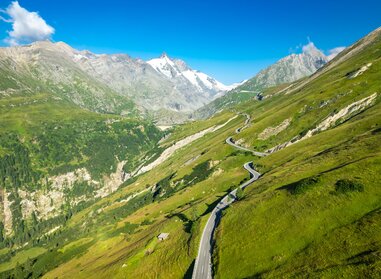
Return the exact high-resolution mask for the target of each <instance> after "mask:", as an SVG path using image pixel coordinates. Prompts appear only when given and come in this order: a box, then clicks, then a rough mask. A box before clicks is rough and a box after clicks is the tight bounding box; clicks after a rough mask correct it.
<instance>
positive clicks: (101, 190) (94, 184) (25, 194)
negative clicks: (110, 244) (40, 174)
mask: <svg viewBox="0 0 381 279" xmlns="http://www.w3.org/2000/svg"><path fill="white" fill-rule="evenodd" d="M125 163H126V161H121V162H119V163H118V164H117V168H116V171H115V172H114V173H112V174H110V175H109V176H104V177H103V179H102V180H101V181H96V180H93V179H92V177H91V175H90V173H89V172H88V170H87V169H86V168H80V169H77V170H75V171H72V172H68V173H65V174H61V175H57V176H52V177H49V178H48V179H47V183H46V185H45V187H42V188H41V189H40V190H36V191H26V190H21V189H18V190H17V194H18V196H19V198H20V208H21V213H22V218H23V219H24V220H27V219H29V218H31V216H32V214H33V213H34V214H36V217H37V218H38V219H39V220H48V219H50V218H53V217H55V216H59V215H61V214H62V213H63V212H62V206H63V205H65V204H69V205H70V206H76V205H78V204H79V203H80V202H82V201H91V200H94V199H96V198H98V197H105V196H107V195H109V194H111V193H113V192H115V191H116V190H117V189H118V188H119V186H120V185H121V184H122V183H123V182H125V181H126V180H127V179H128V178H130V177H131V175H130V174H128V173H125V172H124V171H123V166H124V164H125ZM76 183H81V184H80V187H90V188H91V189H93V193H94V194H92V195H89V194H87V195H86V194H81V195H78V196H76V195H70V193H71V191H72V189H73V187H74V186H75V184H76ZM77 187H78V186H77ZM90 192H91V191H90ZM10 194H11V193H9V192H7V191H6V190H5V189H3V191H2V197H3V198H2V199H3V201H2V207H3V208H1V210H2V214H1V215H0V216H3V218H2V219H3V220H2V221H3V223H4V228H5V235H6V236H10V235H11V234H12V233H13V216H12V204H13V203H14V201H12V200H10V199H9V196H10Z"/></svg>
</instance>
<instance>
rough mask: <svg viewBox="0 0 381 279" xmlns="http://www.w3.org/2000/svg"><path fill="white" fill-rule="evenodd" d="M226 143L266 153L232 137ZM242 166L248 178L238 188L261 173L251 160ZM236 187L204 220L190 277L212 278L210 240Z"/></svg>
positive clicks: (245, 185) (193, 278) (250, 181)
mask: <svg viewBox="0 0 381 279" xmlns="http://www.w3.org/2000/svg"><path fill="white" fill-rule="evenodd" d="M245 116H246V121H245V125H244V126H243V127H241V128H238V129H236V133H240V132H241V131H242V130H243V129H244V128H246V127H247V125H248V124H249V122H250V116H249V115H248V114H245ZM226 143H227V144H229V145H231V146H233V147H235V148H237V149H239V150H243V151H249V152H252V153H253V154H254V155H256V156H259V157H263V156H266V155H267V154H265V153H261V152H256V151H253V150H250V149H247V148H245V147H242V146H239V145H237V144H235V143H234V141H233V139H232V137H229V138H227V139H226ZM243 167H244V168H245V169H246V170H247V171H248V172H249V173H250V179H249V180H248V181H246V182H245V183H243V184H241V185H240V186H239V187H238V188H241V189H245V188H246V187H247V186H249V185H250V184H251V183H253V182H254V181H256V180H257V179H258V178H259V177H260V176H261V174H260V173H259V172H257V171H256V170H255V169H254V168H253V162H247V163H245V164H244V165H243ZM238 188H237V189H234V190H233V191H231V192H230V193H229V194H227V195H226V196H225V197H223V198H222V200H221V201H220V202H219V203H218V204H217V206H216V207H215V208H214V209H213V211H212V213H211V215H210V217H209V219H208V221H207V222H206V225H205V228H204V231H203V232H202V236H201V241H200V246H199V249H198V255H197V258H196V262H195V265H194V269H193V274H192V279H211V278H212V252H213V251H212V242H213V234H214V230H215V229H216V226H217V224H218V222H219V220H220V218H221V212H222V210H223V209H225V208H226V207H228V206H229V205H230V204H232V203H233V202H234V201H236V200H237V190H238Z"/></svg>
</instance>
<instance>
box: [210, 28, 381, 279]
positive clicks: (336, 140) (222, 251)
mask: <svg viewBox="0 0 381 279" xmlns="http://www.w3.org/2000/svg"><path fill="white" fill-rule="evenodd" d="M345 57H346V58H345ZM344 58H345V59H344ZM340 60H343V62H342V63H339V62H341V61H340ZM364 66H366V67H365V68H364ZM380 73H381V35H380V30H378V31H376V32H375V33H373V34H371V35H370V36H368V37H366V38H365V39H364V40H362V41H360V42H358V43H357V44H356V45H354V46H353V47H351V48H349V49H348V50H346V51H345V52H344V53H342V54H341V56H340V57H338V58H337V59H336V60H334V61H332V62H331V65H328V68H323V69H322V71H320V72H318V73H317V74H316V75H315V76H313V77H311V78H310V80H309V82H307V83H304V84H303V86H299V85H300V84H295V85H294V87H293V88H294V89H290V90H289V91H281V92H280V93H279V94H277V95H275V96H273V97H272V98H269V99H266V100H264V101H263V102H257V103H253V104H251V105H249V104H245V105H242V106H241V108H242V109H244V108H245V106H246V111H247V112H251V113H254V112H256V114H255V116H254V119H253V121H252V125H251V127H250V128H248V129H246V130H244V131H243V132H242V133H241V134H240V137H236V140H240V139H241V143H242V144H247V145H248V146H250V147H253V148H256V149H259V150H266V149H270V148H271V147H274V146H277V145H279V144H283V143H285V142H288V141H293V142H294V143H293V144H289V145H288V146H287V147H285V148H283V149H280V150H279V151H276V152H274V153H273V154H271V155H269V156H267V157H265V158H262V159H260V160H257V161H256V165H257V167H258V168H259V170H260V171H261V172H262V173H263V174H264V175H263V177H262V178H261V179H260V180H259V181H258V182H255V183H254V184H253V185H252V186H251V187H249V188H247V190H246V191H245V198H244V199H243V200H241V201H239V202H237V203H235V204H234V205H233V206H232V207H231V208H229V209H228V210H227V211H226V212H225V216H224V217H223V218H222V222H221V224H220V226H219V228H218V231H217V241H216V249H215V254H214V268H215V273H216V278H280V277H283V278H294V277H305V276H307V277H311V278H338V277H343V278H378V276H379V274H380V272H381V259H380V253H381V238H380V235H381V223H380V220H381V219H380V210H381V208H380V206H381V188H380V187H379V186H380V181H381V175H380V173H381V172H380V171H381V168H380V166H381V164H380V163H381V145H380V142H381V137H380V135H381V134H380V129H381V102H380V100H381V99H380V95H379V93H380V90H381V85H380V83H379V82H378V81H379V79H380ZM301 83H303V81H302V82H301ZM285 120H287V121H285ZM327 120H330V121H327ZM282 123H283V124H282ZM322 123H323V124H326V125H322ZM328 124H329V125H328ZM284 146H286V145H283V146H281V147H284ZM237 224H240V225H239V226H238V225H237Z"/></svg>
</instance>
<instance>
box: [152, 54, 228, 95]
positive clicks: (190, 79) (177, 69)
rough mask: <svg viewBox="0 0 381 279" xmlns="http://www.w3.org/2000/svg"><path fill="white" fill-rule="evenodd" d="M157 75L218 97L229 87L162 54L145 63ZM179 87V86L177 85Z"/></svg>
mask: <svg viewBox="0 0 381 279" xmlns="http://www.w3.org/2000/svg"><path fill="white" fill-rule="evenodd" d="M147 63H148V64H150V65H151V66H152V68H154V69H155V70H156V71H157V72H158V73H160V74H162V75H164V76H166V77H167V78H168V79H170V80H172V81H174V80H177V83H183V84H182V85H181V86H184V83H188V86H192V87H194V89H195V90H197V91H208V93H209V94H210V95H213V96H214V95H217V94H218V95H220V93H221V92H225V91H228V90H230V89H232V88H231V86H226V85H224V84H223V83H221V82H219V81H217V80H215V79H214V78H212V77H210V76H208V75H207V74H205V73H202V72H200V71H196V70H193V69H191V68H190V67H189V66H188V65H187V64H186V63H185V62H184V61H182V60H179V59H171V58H169V57H168V55H167V54H166V53H165V52H164V53H163V54H162V55H161V56H160V57H159V58H155V59H152V60H149V61H147ZM178 86H179V84H178Z"/></svg>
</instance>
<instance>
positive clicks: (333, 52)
mask: <svg viewBox="0 0 381 279" xmlns="http://www.w3.org/2000/svg"><path fill="white" fill-rule="evenodd" d="M344 49H345V47H335V48H333V49H330V50H329V51H328V56H327V57H328V60H332V59H333V58H335V57H336V55H338V54H339V53H340V52H342V51H343V50H344Z"/></svg>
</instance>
